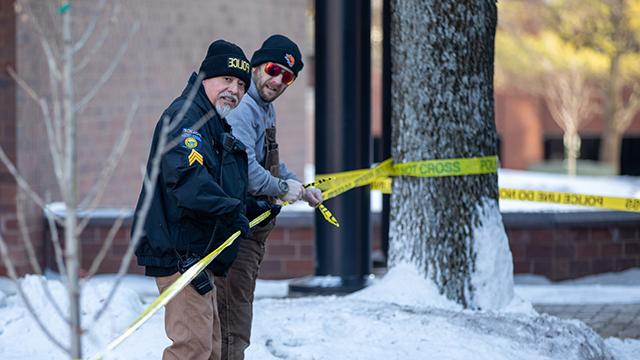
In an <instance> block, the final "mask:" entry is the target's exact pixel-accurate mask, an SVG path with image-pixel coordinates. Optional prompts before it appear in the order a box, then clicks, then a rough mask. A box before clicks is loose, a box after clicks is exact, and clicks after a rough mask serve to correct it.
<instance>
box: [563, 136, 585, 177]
mask: <svg viewBox="0 0 640 360" xmlns="http://www.w3.org/2000/svg"><path fill="white" fill-rule="evenodd" d="M563 143H564V158H565V159H566V160H567V175H569V176H576V174H577V172H578V169H577V162H578V157H579V156H580V144H581V140H580V135H578V132H577V131H576V130H574V129H567V130H565V132H564V136H563Z"/></svg>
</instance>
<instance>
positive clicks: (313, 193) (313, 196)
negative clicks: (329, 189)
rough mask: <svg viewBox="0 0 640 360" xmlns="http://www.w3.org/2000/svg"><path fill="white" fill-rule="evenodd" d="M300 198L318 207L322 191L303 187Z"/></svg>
mask: <svg viewBox="0 0 640 360" xmlns="http://www.w3.org/2000/svg"><path fill="white" fill-rule="evenodd" d="M302 200H304V201H306V202H307V204H309V206H311V207H318V205H320V204H322V201H323V200H324V199H323V198H322V191H320V189H316V188H314V187H308V188H306V189H304V192H303V193H302Z"/></svg>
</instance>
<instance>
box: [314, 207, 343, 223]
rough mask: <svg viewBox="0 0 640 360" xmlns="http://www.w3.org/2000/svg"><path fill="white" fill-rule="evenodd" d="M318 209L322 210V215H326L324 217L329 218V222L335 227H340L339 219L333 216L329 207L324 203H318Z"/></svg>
mask: <svg viewBox="0 0 640 360" xmlns="http://www.w3.org/2000/svg"><path fill="white" fill-rule="evenodd" d="M318 210H320V213H321V214H322V216H324V219H325V220H327V222H329V223H330V224H331V225H333V226H335V227H340V224H339V223H338V220H337V219H336V218H335V217H334V216H333V214H332V213H331V211H329V209H327V208H326V207H325V206H324V205H322V204H320V205H318Z"/></svg>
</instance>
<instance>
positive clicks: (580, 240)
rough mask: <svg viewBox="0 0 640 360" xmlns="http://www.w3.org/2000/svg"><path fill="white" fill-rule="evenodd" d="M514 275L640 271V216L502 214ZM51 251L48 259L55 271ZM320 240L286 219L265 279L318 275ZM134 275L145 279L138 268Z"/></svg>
mask: <svg viewBox="0 0 640 360" xmlns="http://www.w3.org/2000/svg"><path fill="white" fill-rule="evenodd" d="M503 220H504V223H505V227H506V230H507V235H508V237H509V244H510V247H511V252H512V255H513V261H514V272H515V273H518V274H537V275H543V276H546V277H548V278H549V279H551V280H564V279H570V278H576V277H581V276H585V275H590V274H597V273H603V272H612V271H622V270H625V269H629V268H632V267H639V266H640V215H637V214H631V213H617V212H602V213H601V212H592V213H560V214H544V213H534V214H522V213H520V214H512V213H508V214H503ZM372 222H373V231H372V236H373V239H372V240H373V241H372V244H373V250H374V251H377V250H379V246H380V227H379V216H377V215H376V216H373V221H372ZM109 226H110V224H109V222H108V221H94V222H93V223H92V224H91V225H90V226H89V228H88V229H87V231H85V233H83V236H82V251H83V254H84V257H83V259H82V268H83V270H84V271H86V270H88V269H89V266H90V264H91V261H92V260H93V257H95V256H96V254H97V253H98V251H99V249H100V247H101V244H102V243H103V242H104V239H105V237H106V234H107V233H108V231H109ZM129 226H130V221H129V223H125V225H124V226H123V228H122V229H121V230H120V231H119V232H118V236H117V237H116V239H115V241H114V246H113V247H112V248H111V249H110V250H109V252H108V253H107V257H106V258H105V261H104V263H103V265H102V266H101V267H100V272H106V273H112V272H116V271H117V269H118V267H119V266H120V262H121V259H122V256H123V254H124V251H125V250H126V247H127V244H128V241H129V236H128V234H129ZM51 251H52V250H51V249H49V254H50V255H48V256H47V259H48V265H49V266H53V261H54V259H53V256H52V252H51ZM314 267H315V240H314V231H313V218H312V215H311V213H287V212H285V213H283V214H282V215H280V216H279V217H278V226H277V227H276V228H275V229H274V231H273V232H272V233H271V236H270V237H269V240H268V242H267V249H266V255H265V259H264V261H263V264H262V267H261V269H260V274H259V276H260V278H262V279H287V278H295V277H302V276H306V275H312V274H314ZM129 272H131V273H142V272H143V269H142V268H140V267H138V266H137V265H136V264H135V257H134V259H133V260H132V263H131V264H130V266H129Z"/></svg>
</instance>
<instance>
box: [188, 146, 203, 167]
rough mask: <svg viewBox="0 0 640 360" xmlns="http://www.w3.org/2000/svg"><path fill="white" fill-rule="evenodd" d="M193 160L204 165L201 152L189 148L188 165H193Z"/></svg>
mask: <svg viewBox="0 0 640 360" xmlns="http://www.w3.org/2000/svg"><path fill="white" fill-rule="evenodd" d="M194 162H197V163H199V164H200V165H204V158H203V157H202V154H200V153H199V152H197V151H196V149H191V153H190V154H189V166H191V165H193V163H194Z"/></svg>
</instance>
